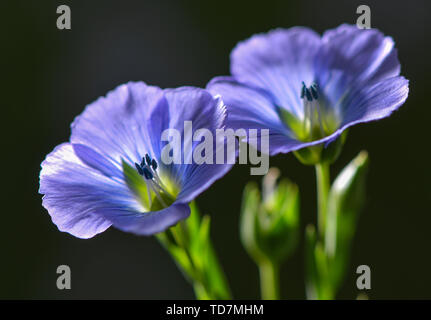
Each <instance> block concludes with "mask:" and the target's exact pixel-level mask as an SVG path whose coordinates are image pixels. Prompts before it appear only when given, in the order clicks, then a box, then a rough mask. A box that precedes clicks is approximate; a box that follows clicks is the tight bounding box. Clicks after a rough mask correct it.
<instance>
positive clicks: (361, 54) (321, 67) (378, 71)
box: [316, 24, 400, 83]
mask: <svg viewBox="0 0 431 320" xmlns="http://www.w3.org/2000/svg"><path fill="white" fill-rule="evenodd" d="M322 41H323V43H324V44H323V45H322V48H321V50H320V51H319V53H318V55H317V57H316V68H317V69H318V70H317V72H316V74H318V75H319V76H322V72H323V73H324V72H325V69H326V71H327V70H329V71H330V70H334V69H335V70H343V71H344V72H345V73H347V74H349V75H350V76H351V77H352V78H353V79H352V80H354V81H355V82H356V83H358V82H362V81H366V82H368V83H370V82H376V81H381V80H384V79H386V78H391V77H394V76H397V75H399V73H400V63H399V61H398V56H397V50H396V49H395V44H394V41H393V39H392V38H391V37H385V36H384V34H383V33H381V32H380V31H379V30H377V29H358V28H357V26H355V25H347V24H343V25H341V26H339V27H337V28H335V29H332V30H328V31H326V32H325V33H324V34H323V37H322Z"/></svg>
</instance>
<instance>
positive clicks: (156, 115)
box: [150, 87, 232, 203]
mask: <svg viewBox="0 0 431 320" xmlns="http://www.w3.org/2000/svg"><path fill="white" fill-rule="evenodd" d="M164 98H165V103H159V104H158V105H157V107H156V108H155V109H154V110H153V112H152V114H151V116H150V123H151V124H152V125H151V129H150V132H151V133H150V134H151V136H153V137H155V140H154V143H153V149H156V148H158V151H156V154H161V150H162V148H163V147H164V146H165V145H166V144H167V142H163V143H161V142H160V141H161V135H162V132H163V130H165V129H176V130H178V131H179V132H180V134H181V140H182V141H183V143H182V150H183V152H184V155H183V158H182V161H181V164H174V163H172V164H169V165H166V164H164V163H163V161H161V162H160V168H161V169H160V170H161V171H163V172H168V175H169V176H170V177H171V178H172V179H173V180H174V181H175V183H176V184H178V185H179V186H180V193H179V195H178V198H177V201H178V202H183V203H187V202H189V201H191V200H193V198H194V197H196V196H197V195H198V194H200V193H201V192H202V191H204V190H205V189H206V188H208V187H209V186H210V185H211V184H212V183H213V182H214V181H215V180H216V179H219V178H220V177H221V176H223V175H224V174H225V173H226V172H227V171H228V170H229V169H230V168H231V167H232V165H231V164H220V165H218V164H215V163H216V161H215V156H216V154H215V153H214V159H213V164H206V163H204V164H199V165H198V164H196V163H195V162H194V160H193V159H192V155H193V150H194V148H195V146H196V145H197V144H198V143H199V142H198V141H193V135H194V134H195V132H196V130H198V129H208V130H209V131H210V132H211V133H212V136H213V139H214V140H213V141H212V142H213V147H214V148H215V147H216V140H215V139H216V129H220V128H224V127H225V121H226V107H225V105H224V103H223V101H222V100H221V99H220V98H218V97H213V96H212V95H211V94H210V93H209V92H208V91H207V90H204V89H200V88H194V87H182V88H177V89H167V90H165V95H164ZM185 121H191V124H192V131H191V135H190V136H186V135H185V132H184V122H185ZM153 124H154V125H153ZM186 143H190V150H186V149H185V148H184V144H186Z"/></svg>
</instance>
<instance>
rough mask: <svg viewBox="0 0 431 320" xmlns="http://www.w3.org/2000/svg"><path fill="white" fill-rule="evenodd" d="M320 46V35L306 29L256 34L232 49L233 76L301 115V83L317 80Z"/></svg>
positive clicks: (281, 105) (298, 28) (279, 104)
mask: <svg viewBox="0 0 431 320" xmlns="http://www.w3.org/2000/svg"><path fill="white" fill-rule="evenodd" d="M320 45H321V39H320V36H319V35H318V34H317V33H315V32H314V31H313V30H311V29H308V28H304V27H295V28H290V29H276V30H273V31H270V32H268V33H266V34H258V35H254V36H253V37H251V38H250V39H248V40H245V41H243V42H240V43H239V44H238V45H237V46H236V47H235V48H234V49H233V51H232V53H231V73H232V75H233V76H234V77H235V78H236V79H237V80H238V81H240V82H243V83H249V84H252V85H254V86H257V87H260V88H265V89H266V90H267V91H270V92H271V93H272V94H273V95H274V97H275V99H276V100H275V102H276V104H277V105H278V106H280V107H283V108H286V109H287V110H288V111H289V112H291V113H292V114H295V115H297V116H302V115H303V110H302V108H301V106H302V104H301V100H300V96H299V92H300V90H301V83H302V81H305V82H306V83H309V82H311V81H314V78H315V74H314V68H313V65H314V58H315V55H316V53H317V51H318V50H319V48H320Z"/></svg>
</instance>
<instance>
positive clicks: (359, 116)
mask: <svg viewBox="0 0 431 320" xmlns="http://www.w3.org/2000/svg"><path fill="white" fill-rule="evenodd" d="M408 83H409V82H408V80H406V79H405V78H404V77H401V76H398V77H393V78H388V79H385V80H383V81H381V82H378V83H375V84H371V85H369V86H366V87H363V88H357V90H355V91H353V92H352V93H351V94H350V95H349V96H348V97H347V98H346V100H345V101H344V102H343V110H344V116H343V122H342V124H341V130H344V129H345V128H347V127H350V126H352V125H354V124H357V123H361V122H369V121H373V120H379V119H382V118H385V117H388V116H389V115H390V114H391V113H392V112H393V111H395V110H396V109H398V108H399V107H400V106H401V105H402V104H403V103H404V102H405V101H406V99H407V96H408V93H409V87H408Z"/></svg>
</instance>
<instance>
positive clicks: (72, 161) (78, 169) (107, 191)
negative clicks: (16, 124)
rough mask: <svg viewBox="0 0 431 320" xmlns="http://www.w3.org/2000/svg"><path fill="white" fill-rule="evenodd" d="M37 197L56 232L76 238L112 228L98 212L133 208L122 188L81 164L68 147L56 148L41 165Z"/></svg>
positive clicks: (126, 191)
mask: <svg viewBox="0 0 431 320" xmlns="http://www.w3.org/2000/svg"><path fill="white" fill-rule="evenodd" d="M39 193H41V194H44V197H43V202H42V203H43V206H44V207H45V208H46V209H47V210H48V212H49V214H50V215H51V218H52V221H53V222H54V224H56V225H57V227H58V228H59V230H60V231H65V232H69V233H70V234H72V235H74V236H76V237H79V238H91V237H93V236H94V235H96V234H98V233H100V232H103V231H105V230H106V229H107V228H108V227H109V226H110V225H111V222H110V221H109V220H107V219H106V218H105V217H104V216H103V215H101V214H98V213H97V211H103V210H106V209H117V208H131V207H133V203H132V200H131V199H132V197H131V196H130V193H129V192H128V190H127V189H126V188H125V187H124V185H122V184H121V183H120V182H116V181H114V180H112V179H111V178H108V177H107V176H106V175H104V174H103V173H101V172H100V171H98V170H96V169H94V168H91V167H89V166H87V165H86V164H84V163H83V162H82V161H81V160H80V159H79V158H78V157H77V156H76V154H75V152H74V150H73V146H72V145H71V144H69V143H63V144H61V145H59V146H57V147H56V148H55V149H54V151H53V152H51V153H50V154H49V155H48V156H47V157H46V159H45V161H44V162H43V163H42V170H41V172H40V189H39Z"/></svg>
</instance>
